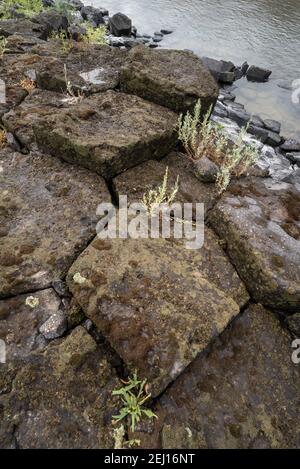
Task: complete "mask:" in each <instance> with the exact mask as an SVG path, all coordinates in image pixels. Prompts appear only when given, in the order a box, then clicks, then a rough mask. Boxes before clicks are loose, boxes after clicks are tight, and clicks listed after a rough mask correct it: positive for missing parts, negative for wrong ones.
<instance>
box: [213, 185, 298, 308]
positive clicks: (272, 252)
mask: <svg viewBox="0 0 300 469" xmlns="http://www.w3.org/2000/svg"><path fill="white" fill-rule="evenodd" d="M210 221H211V223H212V226H213V228H214V229H215V231H216V232H217V233H218V234H219V236H220V237H221V238H222V239H224V240H225V241H226V243H227V251H228V254H229V256H230V257H231V259H232V261H233V263H234V265H235V267H236V269H237V271H238V272H239V274H240V276H241V278H242V279H243V280H244V282H245V284H246V286H247V288H248V290H249V292H250V293H251V294H252V296H253V298H254V299H255V300H256V301H258V302H261V303H263V304H264V305H266V306H269V307H271V308H275V309H279V310H283V311H291V312H293V311H294V312H297V311H299V308H300V239H299V238H300V193H299V192H298V191H297V190H296V186H293V185H291V184H287V183H277V182H274V181H272V180H271V179H254V178H253V179H247V180H244V181H242V180H241V181H239V182H237V183H236V184H234V185H233V186H232V187H231V188H230V190H229V192H227V193H226V194H225V195H224V196H223V198H222V199H221V201H220V202H219V203H218V204H217V205H216V207H215V208H214V209H213V211H212V213H211V219H210Z"/></svg>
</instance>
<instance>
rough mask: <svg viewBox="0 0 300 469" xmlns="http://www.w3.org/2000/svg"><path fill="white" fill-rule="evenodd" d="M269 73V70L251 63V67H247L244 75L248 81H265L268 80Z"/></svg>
mask: <svg viewBox="0 0 300 469" xmlns="http://www.w3.org/2000/svg"><path fill="white" fill-rule="evenodd" d="M271 73H272V71H271V70H266V69H265V68H260V67H256V66H255V65H251V67H249V68H248V70H247V73H246V76H247V78H248V80H249V81H256V82H265V81H268V79H269V77H270V75H271Z"/></svg>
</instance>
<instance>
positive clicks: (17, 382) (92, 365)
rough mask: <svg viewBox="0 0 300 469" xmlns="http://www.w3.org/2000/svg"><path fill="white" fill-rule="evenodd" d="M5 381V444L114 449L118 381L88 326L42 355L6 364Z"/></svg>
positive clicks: (1, 377)
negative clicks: (113, 433) (113, 418)
mask: <svg viewBox="0 0 300 469" xmlns="http://www.w3.org/2000/svg"><path fill="white" fill-rule="evenodd" d="M0 382H1V384H2V383H3V382H4V383H6V394H4V395H3V396H0V406H1V429H0V447H1V448H16V447H18V448H24V449H27V448H28V449H42V448H44V449H45V448H49V449H63V448H67V449H76V448H77V449H82V448H85V449H99V448H106V449H109V448H113V446H114V442H113V438H112V432H113V428H111V427H109V423H110V421H111V419H112V415H115V414H116V413H117V411H118V409H117V408H116V407H115V404H116V400H115V399H114V398H113V397H112V391H113V389H114V388H116V387H118V386H119V380H118V379H117V378H116V376H115V373H114V371H113V369H112V368H111V366H110V365H109V363H108V362H107V359H106V357H105V355H104V351H103V349H102V348H100V347H99V346H97V344H96V342H95V341H94V339H93V338H92V337H91V336H90V335H89V334H88V332H87V331H86V330H85V329H84V328H83V327H78V328H76V329H74V331H72V333H71V334H70V335H69V336H68V337H66V338H65V339H63V340H60V341H55V342H52V344H51V345H49V346H48V347H47V349H46V350H45V351H44V352H43V353H35V354H32V355H31V356H30V357H29V358H28V359H23V360H22V361H21V362H20V363H14V364H10V365H4V366H1V369H0ZM12 382H13V384H14V385H13V386H12ZM1 388H2V389H3V386H1ZM12 416H13V418H12Z"/></svg>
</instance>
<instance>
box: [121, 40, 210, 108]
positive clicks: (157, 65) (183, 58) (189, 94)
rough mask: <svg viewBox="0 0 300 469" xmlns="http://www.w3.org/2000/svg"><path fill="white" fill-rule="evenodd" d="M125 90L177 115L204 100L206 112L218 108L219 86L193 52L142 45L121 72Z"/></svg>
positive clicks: (131, 54)
mask: <svg viewBox="0 0 300 469" xmlns="http://www.w3.org/2000/svg"><path fill="white" fill-rule="evenodd" d="M121 89H122V90H123V91H126V92H127V93H133V94H137V95H138V96H141V97H142V98H144V99H148V100H149V101H153V102H155V103H157V104H160V105H162V106H165V107H168V108H170V109H173V110H174V111H176V112H185V111H187V110H188V109H191V108H193V107H194V105H195V103H196V102H197V101H198V100H199V99H201V104H202V113H203V114H204V113H206V112H207V110H208V109H209V107H210V106H214V105H215V103H216V100H217V97H218V86H217V84H216V82H215V80H214V79H213V77H212V76H211V74H210V72H209V70H208V69H207V67H206V66H205V65H204V64H203V62H202V61H201V59H199V58H198V57H197V56H196V55H195V54H193V53H192V52H187V51H178V50H166V49H161V50H155V51H154V50H150V49H149V48H146V47H143V46H139V47H135V48H134V49H133V50H132V51H130V53H129V54H128V59H127V62H126V64H125V66H124V68H123V69H122V72H121Z"/></svg>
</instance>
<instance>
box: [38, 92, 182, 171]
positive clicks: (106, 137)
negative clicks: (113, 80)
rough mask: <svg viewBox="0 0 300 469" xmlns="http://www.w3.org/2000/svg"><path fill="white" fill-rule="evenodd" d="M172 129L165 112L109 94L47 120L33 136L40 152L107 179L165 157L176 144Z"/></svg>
mask: <svg viewBox="0 0 300 469" xmlns="http://www.w3.org/2000/svg"><path fill="white" fill-rule="evenodd" d="M176 123H177V116H176V114H175V113H173V112H172V111H169V110H168V109H165V108H163V107H161V106H157V105H156V104H152V103H149V102H147V101H144V100H143V99H141V98H138V97H137V96H131V95H127V94H123V93H117V92H115V91H107V92H105V93H101V94H97V95H93V96H91V97H90V98H88V99H85V100H84V101H82V102H81V103H79V104H76V105H74V106H70V108H69V109H67V110H61V111H60V112H57V113H56V114H54V115H53V116H51V117H46V118H45V120H44V121H43V120H41V121H40V122H39V124H38V125H37V126H36V127H35V129H34V131H35V135H36V139H37V143H38V145H39V147H40V148H41V149H42V150H44V151H46V152H48V153H51V154H52V155H54V156H58V157H60V158H62V159H64V160H66V161H68V162H69V163H73V164H77V165H79V166H84V167H85V168H88V169H90V170H92V171H94V172H96V173H98V174H101V175H102V176H104V177H105V178H111V177H113V176H115V175H116V174H119V173H121V172H122V171H124V170H125V169H128V168H131V167H132V166H136V165H137V164H139V163H141V162H143V161H145V160H149V159H153V158H159V157H162V156H164V155H166V154H167V153H168V152H169V151H170V150H171V149H172V147H173V146H174V144H175V142H176V132H175V126H176Z"/></svg>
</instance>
